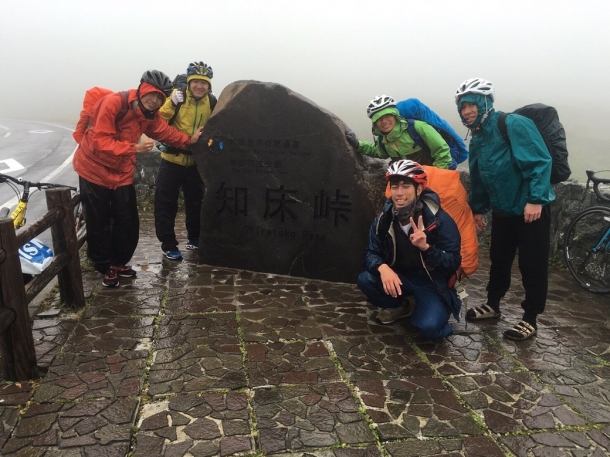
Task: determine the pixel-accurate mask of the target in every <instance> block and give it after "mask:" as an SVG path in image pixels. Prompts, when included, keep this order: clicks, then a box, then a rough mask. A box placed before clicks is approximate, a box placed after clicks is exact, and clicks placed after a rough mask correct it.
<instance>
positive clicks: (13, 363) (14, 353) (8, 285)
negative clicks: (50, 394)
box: [0, 218, 38, 381]
mask: <svg viewBox="0 0 610 457" xmlns="http://www.w3.org/2000/svg"><path fill="white" fill-rule="evenodd" d="M0 246H2V249H3V250H4V251H5V252H6V258H5V259H4V261H3V262H1V263H0V286H1V289H2V307H3V308H9V309H11V310H12V311H13V312H14V315H15V320H14V321H13V323H12V324H10V326H9V328H8V330H7V331H6V332H5V341H4V342H5V344H3V345H2V346H3V347H4V350H5V351H6V353H5V354H4V356H3V367H4V376H5V378H6V379H7V380H9V381H26V380H28V379H36V378H38V367H37V364H36V350H35V348H34V337H33V336H32V321H31V319H30V313H29V311H28V304H27V301H26V297H25V288H24V286H23V274H22V273H21V263H20V261H19V252H18V249H19V246H17V239H16V236H15V227H14V226H13V220H12V219H10V218H5V219H2V220H0Z"/></svg>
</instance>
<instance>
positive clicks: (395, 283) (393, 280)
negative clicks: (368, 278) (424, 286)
mask: <svg viewBox="0 0 610 457" xmlns="http://www.w3.org/2000/svg"><path fill="white" fill-rule="evenodd" d="M377 271H379V274H380V275H381V284H383V291H384V292H385V293H386V294H388V295H391V296H392V297H394V298H396V297H398V296H399V295H400V294H402V288H401V287H400V286H402V281H401V280H400V278H399V277H398V275H397V274H396V272H395V271H394V270H392V269H391V268H390V266H389V265H387V264H385V263H384V264H382V265H380V266H379V268H378V269H377Z"/></svg>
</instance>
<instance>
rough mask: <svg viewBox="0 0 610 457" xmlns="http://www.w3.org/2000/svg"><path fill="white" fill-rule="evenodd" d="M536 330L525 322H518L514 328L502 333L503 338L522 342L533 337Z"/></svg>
mask: <svg viewBox="0 0 610 457" xmlns="http://www.w3.org/2000/svg"><path fill="white" fill-rule="evenodd" d="M535 334H536V329H535V328H534V327H533V326H532V325H531V324H529V323H527V322H525V321H520V322H517V323H516V324H515V326H514V327H513V328H511V329H509V330H507V331H505V332H504V338H508V339H509V340H514V341H523V340H527V339H528V338H530V337H532V336H534V335H535Z"/></svg>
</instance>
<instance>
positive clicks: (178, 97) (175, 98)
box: [172, 90, 184, 106]
mask: <svg viewBox="0 0 610 457" xmlns="http://www.w3.org/2000/svg"><path fill="white" fill-rule="evenodd" d="M183 101H184V92H182V91H181V90H177V91H175V92H174V93H173V94H172V103H173V104H174V106H177V105H179V104H180V103H182V102H183Z"/></svg>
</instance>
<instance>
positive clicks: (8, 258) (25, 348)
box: [0, 188, 85, 381]
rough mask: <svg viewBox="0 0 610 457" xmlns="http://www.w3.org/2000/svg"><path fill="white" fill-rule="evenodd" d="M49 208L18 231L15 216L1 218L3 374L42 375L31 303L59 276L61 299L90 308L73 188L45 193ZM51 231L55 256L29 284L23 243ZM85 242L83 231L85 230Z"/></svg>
mask: <svg viewBox="0 0 610 457" xmlns="http://www.w3.org/2000/svg"><path fill="white" fill-rule="evenodd" d="M45 194H46V197H47V208H48V212H47V213H46V214H45V215H44V216H42V217H41V218H40V219H38V220H37V221H36V222H34V223H33V224H31V225H30V226H29V227H27V228H25V229H22V230H20V231H18V232H15V228H14V226H13V220H12V219H10V218H4V219H1V220H0V289H1V291H0V298H1V302H0V350H2V363H3V369H4V377H5V378H6V379H7V380H9V381H25V380H28V379H35V378H38V377H39V374H38V366H37V363H36V352H35V349H34V338H33V336H32V320H31V318H30V314H29V311H28V304H29V303H30V302H31V301H32V300H33V299H34V298H35V297H36V296H37V295H38V294H39V293H40V292H41V291H42V290H43V289H44V288H45V287H46V285H47V284H48V283H49V282H51V280H53V279H54V278H55V277H57V282H58V285H59V294H60V297H61V300H62V302H63V303H64V304H65V305H66V306H68V307H70V308H72V309H79V308H82V307H84V306H85V295H84V292H83V278H82V273H81V267H80V258H79V254H78V251H79V248H80V246H82V242H81V243H80V244H79V241H78V237H77V233H76V230H75V222H74V213H73V210H74V205H75V203H77V202H78V201H79V199H78V197H77V198H75V199H74V200H73V199H72V197H71V195H70V189H68V188H54V189H48V190H46V191H45ZM49 228H50V229H51V234H52V237H53V254H54V257H53V260H52V261H51V263H50V264H49V265H48V266H47V268H46V269H45V270H44V271H43V272H42V273H41V274H39V275H36V276H35V277H34V279H33V280H32V281H31V282H29V283H28V284H27V285H24V282H23V275H22V272H21V263H20V261H19V253H18V250H19V247H20V246H23V245H24V244H25V243H27V242H28V241H30V240H32V238H34V237H36V236H38V235H40V234H41V233H42V232H44V231H45V230H47V229H49ZM82 232H83V231H81V234H82V240H83V241H84V234H83V233H82Z"/></svg>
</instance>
